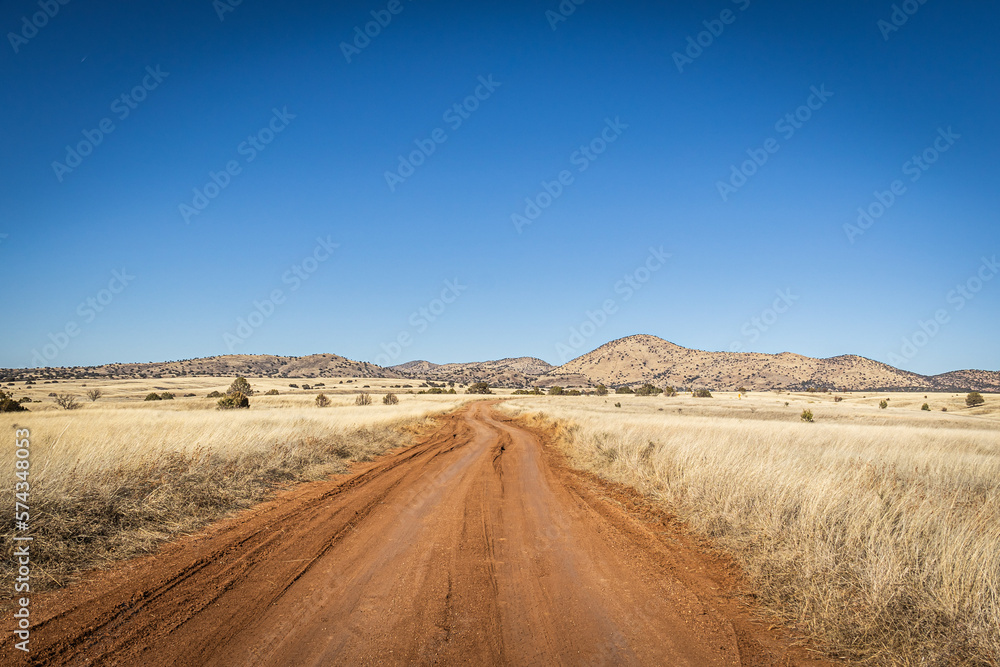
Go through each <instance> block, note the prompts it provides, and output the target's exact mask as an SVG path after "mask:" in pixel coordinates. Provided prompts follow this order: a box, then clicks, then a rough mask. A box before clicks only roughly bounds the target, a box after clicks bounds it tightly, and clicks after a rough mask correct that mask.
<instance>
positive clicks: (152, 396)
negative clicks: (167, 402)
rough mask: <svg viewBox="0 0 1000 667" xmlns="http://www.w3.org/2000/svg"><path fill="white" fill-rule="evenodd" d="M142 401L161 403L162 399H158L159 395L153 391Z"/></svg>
mask: <svg viewBox="0 0 1000 667" xmlns="http://www.w3.org/2000/svg"><path fill="white" fill-rule="evenodd" d="M143 400H144V401H162V400H163V399H162V398H160V395H159V394H157V393H156V392H155V391H151V392H149V393H148V394H146V398H144V399H143Z"/></svg>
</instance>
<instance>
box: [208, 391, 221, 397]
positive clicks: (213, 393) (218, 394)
mask: <svg viewBox="0 0 1000 667" xmlns="http://www.w3.org/2000/svg"><path fill="white" fill-rule="evenodd" d="M208 398H222V392H221V391H210V392H208Z"/></svg>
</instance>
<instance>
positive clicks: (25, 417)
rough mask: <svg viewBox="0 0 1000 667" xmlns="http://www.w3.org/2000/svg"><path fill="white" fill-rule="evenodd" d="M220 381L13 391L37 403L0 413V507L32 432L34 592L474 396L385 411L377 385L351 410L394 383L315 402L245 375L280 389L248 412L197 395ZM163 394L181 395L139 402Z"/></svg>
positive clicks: (344, 463)
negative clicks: (19, 448) (63, 402)
mask: <svg viewBox="0 0 1000 667" xmlns="http://www.w3.org/2000/svg"><path fill="white" fill-rule="evenodd" d="M231 381H232V378H196V379H195V378H191V379H177V380H159V379H157V380H147V381H141V380H123V381H107V382H103V383H101V382H95V381H93V380H90V381H89V382H81V381H76V382H60V383H56V384H36V385H28V386H27V387H23V388H22V387H21V386H17V387H15V388H13V389H14V390H15V395H16V396H17V397H18V398H20V397H21V396H23V395H26V394H27V395H29V396H32V398H33V399H34V401H39V402H32V403H29V404H26V406H27V407H28V408H29V409H30V410H31V412H20V413H3V414H0V432H3V433H7V434H8V435H7V436H6V437H9V438H10V443H9V445H10V446H7V447H3V448H2V449H0V452H2V453H0V469H3V470H6V471H8V472H6V473H4V474H3V479H4V480H6V481H5V482H4V484H3V485H2V487H0V506H2V507H9V508H13V506H14V498H13V493H14V482H15V481H16V480H15V479H14V471H15V469H14V448H13V446H12V445H13V440H14V429H15V428H28V429H29V430H30V432H31V443H32V444H31V459H30V461H31V469H30V483H31V492H30V502H29V506H30V508H31V510H30V512H31V532H32V534H34V536H35V540H34V542H33V546H32V572H33V584H32V585H33V590H38V589H43V588H46V587H53V586H61V585H65V584H66V583H68V582H70V581H71V580H72V579H73V577H74V576H75V575H76V574H77V573H79V572H80V571H82V570H85V569H87V568H90V567H94V566H97V565H102V564H106V563H108V562H111V561H114V560H116V559H121V558H126V557H130V556H134V555H137V554H141V553H148V552H151V551H153V550H155V549H156V547H157V546H158V545H159V544H160V543H161V542H162V541H164V540H166V539H170V538H172V537H174V536H176V535H178V534H182V533H187V532H191V531H194V530H197V529H198V528H200V527H201V526H203V525H205V524H206V523H208V522H210V521H213V520H215V519H218V518H220V517H221V516H224V515H225V514H227V513H230V512H232V511H235V510H239V509H242V508H245V507H249V506H251V505H253V504H255V503H257V502H260V501H262V500H264V499H265V498H267V497H268V496H269V495H271V494H272V493H273V492H274V491H275V490H276V489H278V488H280V487H281V486H283V485H287V484H290V483H294V482H298V481H307V480H312V479H318V478H321V477H324V476H326V475H330V474H333V473H341V472H345V471H347V469H348V464H349V463H350V462H352V461H365V460H368V459H370V458H372V457H373V456H375V455H377V454H379V453H382V452H384V451H386V450H388V449H391V448H393V447H397V446H401V445H404V444H408V443H409V441H410V434H412V432H413V431H414V430H416V429H419V428H420V427H421V425H422V424H423V422H425V421H426V420H427V419H428V418H429V416H431V415H433V414H434V413H438V412H442V411H447V410H450V409H452V408H454V407H456V406H457V405H459V404H461V403H462V402H464V401H465V400H468V399H469V398H472V397H469V396H465V395H452V396H448V395H445V396H420V395H407V394H399V396H400V401H399V403H398V404H396V405H383V404H382V402H381V400H380V396H379V395H378V394H377V393H376V394H374V395H373V398H374V399H375V400H374V404H373V405H370V406H365V407H360V406H355V405H354V399H355V393H356V392H357V391H361V390H362V387H363V385H364V384H368V385H371V386H370V387H369V389H365V391H368V390H371V391H381V392H383V393H384V392H385V391H387V390H388V388H389V385H391V384H398V381H397V382H391V383H390V382H384V381H369V380H363V381H362V380H355V381H352V382H350V383H346V382H345V384H344V385H340V384H339V382H338V381H337V380H334V381H332V382H331V380H326V384H328V385H330V386H328V387H324V388H322V390H323V391H325V392H326V394H327V395H328V396H329V397H330V399H331V402H332V404H331V406H330V407H327V408H318V407H316V405H315V396H316V394H318V393H319V391H302V390H295V389H292V388H289V387H288V384H289V380H284V381H283V382H278V381H277V380H273V381H269V380H259V381H258V380H253V381H252V384H253V385H254V388H255V390H257V392H261V391H266V390H268V389H271V388H278V389H279V391H281V392H282V393H281V394H279V395H277V396H260V395H255V396H253V397H252V399H251V407H250V409H249V410H229V411H219V410H216V409H215V406H216V401H215V400H214V399H209V398H206V394H207V393H208V392H210V391H213V390H222V391H224V390H225V389H226V387H227V386H228V385H229V383H230V382H231ZM290 382H291V383H296V384H299V385H300V386H301V385H302V384H309V383H310V382H313V381H311V380H308V379H307V380H295V379H291V380H290ZM84 384H86V385H89V386H87V387H84V386H81V385H84ZM334 384H335V385H336V386H334ZM383 384H384V385H386V386H385V387H382V386H381V385H383ZM375 385H378V386H375ZM355 387H357V388H356V389H355ZM90 388H99V389H101V391H102V392H103V394H104V395H103V396H102V397H101V398H100V399H99V400H98V401H96V402H90V401H89V400H87V399H86V398H85V397H84V392H85V391H87V389H90ZM163 390H169V391H171V392H172V393H174V394H175V395H176V396H178V397H179V398H176V399H174V400H162V401H149V402H146V401H144V400H143V397H145V396H146V394H148V393H149V392H151V391H163ZM392 391H400V390H398V389H393V390H392ZM403 391H405V390H403ZM50 392H57V393H70V394H74V395H76V396H78V397H79V398H80V399H82V403H81V408H80V409H75V410H62V409H60V408H58V406H57V405H56V404H55V403H54V402H53V399H52V398H51V397H49V396H48V394H49V393H50ZM186 393H195V394H196V396H194V397H186V398H185V397H183V395H184V394H186ZM6 525H7V527H6V528H4V529H3V531H2V532H0V548H2V549H3V550H4V551H5V553H10V549H11V545H12V541H11V538H12V536H13V531H12V526H11V524H10V523H7V524H6ZM12 567H13V561H12V560H11V559H6V560H4V561H3V569H2V571H0V598H6V597H9V596H10V594H11V591H12V590H13V585H12V584H11V578H12V576H13V569H12Z"/></svg>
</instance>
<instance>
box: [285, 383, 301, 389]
mask: <svg viewBox="0 0 1000 667" xmlns="http://www.w3.org/2000/svg"><path fill="white" fill-rule="evenodd" d="M288 386H289V387H291V388H292V389H298V388H299V385H297V384H290V385H288Z"/></svg>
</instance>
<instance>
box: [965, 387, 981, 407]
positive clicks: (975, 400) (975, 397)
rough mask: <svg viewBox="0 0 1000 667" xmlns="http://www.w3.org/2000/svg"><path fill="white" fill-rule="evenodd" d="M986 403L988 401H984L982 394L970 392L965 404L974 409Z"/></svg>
mask: <svg viewBox="0 0 1000 667" xmlns="http://www.w3.org/2000/svg"><path fill="white" fill-rule="evenodd" d="M985 402H986V399H984V398H983V395H982V394H980V393H979V392H978V391H970V392H969V394H968V395H967V396H966V397H965V404H966V405H967V406H969V407H970V408H974V407H976V406H977V405H982V404H983V403H985Z"/></svg>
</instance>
